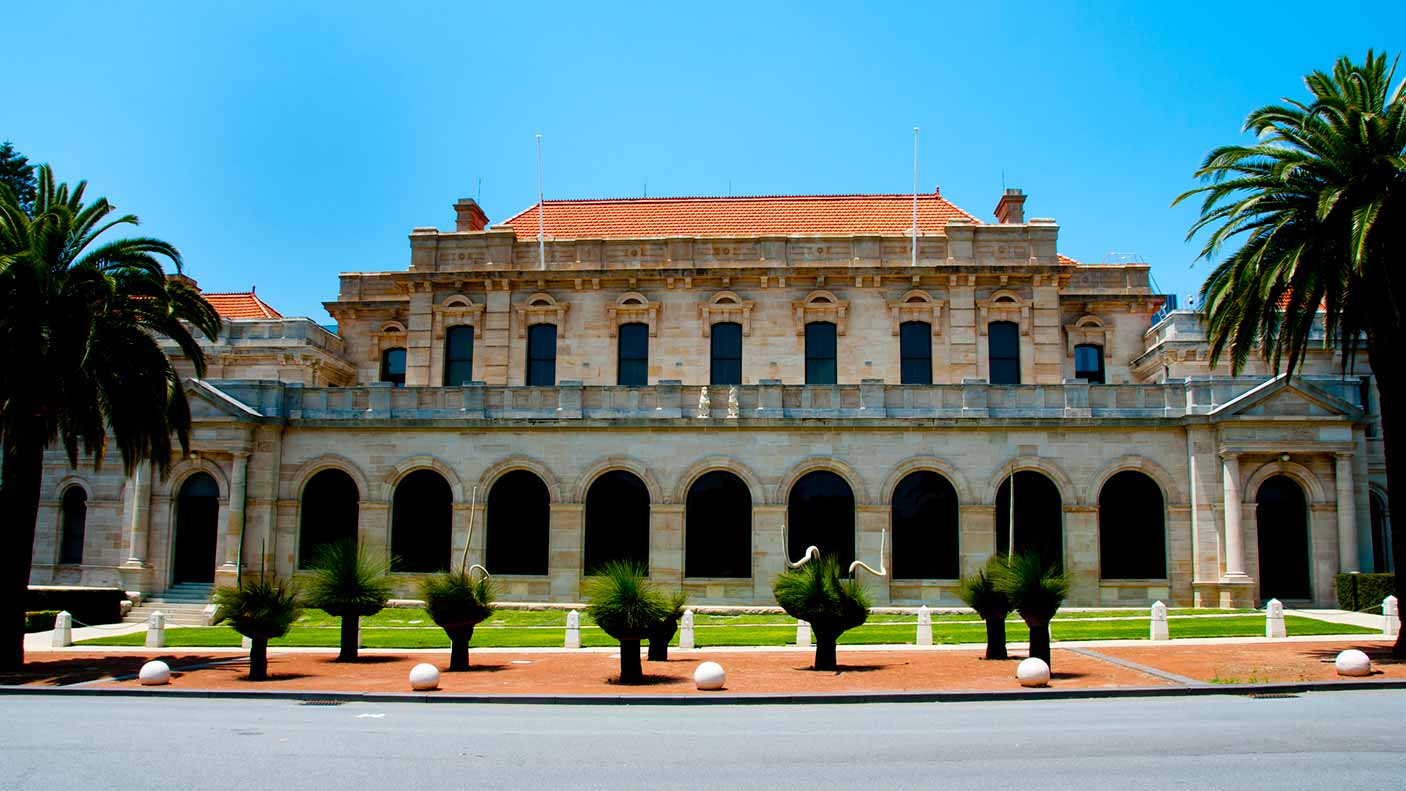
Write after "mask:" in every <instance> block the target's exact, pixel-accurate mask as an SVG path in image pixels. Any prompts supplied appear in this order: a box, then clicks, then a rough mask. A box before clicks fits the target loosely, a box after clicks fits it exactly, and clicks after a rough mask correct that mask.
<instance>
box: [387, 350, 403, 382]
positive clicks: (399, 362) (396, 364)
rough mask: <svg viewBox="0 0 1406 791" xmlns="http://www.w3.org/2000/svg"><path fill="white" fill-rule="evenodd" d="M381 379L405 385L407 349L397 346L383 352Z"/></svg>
mask: <svg viewBox="0 0 1406 791" xmlns="http://www.w3.org/2000/svg"><path fill="white" fill-rule="evenodd" d="M381 381H382V382H390V383H391V384H393V385H395V386H396V387H404V386H405V350H404V349H402V348H400V347H396V348H394V349H386V350H385V351H383V352H381Z"/></svg>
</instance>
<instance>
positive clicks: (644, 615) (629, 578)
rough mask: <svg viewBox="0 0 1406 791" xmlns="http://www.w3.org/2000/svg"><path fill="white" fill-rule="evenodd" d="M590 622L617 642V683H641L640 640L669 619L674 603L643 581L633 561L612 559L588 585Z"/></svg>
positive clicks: (638, 565) (642, 678)
mask: <svg viewBox="0 0 1406 791" xmlns="http://www.w3.org/2000/svg"><path fill="white" fill-rule="evenodd" d="M586 593H587V596H588V597H589V598H590V602H591V604H590V608H589V609H588V610H587V612H588V613H589V614H590V616H591V620H593V621H595V622H596V625H597V626H599V627H600V628H601V630H602V631H604V632H605V633H606V634H608V635H610V636H611V637H612V638H614V639H616V640H619V641H620V683H622V684H636V683H639V682H640V681H643V680H644V671H643V670H642V669H641V668H640V641H641V640H643V639H645V638H647V637H649V636H650V635H651V634H653V633H654V631H655V630H657V629H659V628H660V624H661V623H663V622H664V621H666V620H672V619H673V618H672V616H673V612H674V609H676V608H674V607H671V605H672V604H673V601H671V600H670V599H669V598H668V596H667V595H666V594H664V593H661V592H660V591H659V590H658V589H656V588H655V587H654V586H652V585H650V584H649V583H648V582H647V581H646V580H645V567H644V566H643V565H641V564H639V563H637V562H635V561H630V560H612V561H610V562H609V563H606V564H605V565H603V566H601V567H600V569H599V570H598V571H597V572H596V576H595V577H594V578H593V579H592V580H591V581H590V582H589V583H588V584H587V589H586Z"/></svg>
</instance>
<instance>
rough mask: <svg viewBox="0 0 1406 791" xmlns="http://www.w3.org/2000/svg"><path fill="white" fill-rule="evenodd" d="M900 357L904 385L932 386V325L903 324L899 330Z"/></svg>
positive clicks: (918, 322)
mask: <svg viewBox="0 0 1406 791" xmlns="http://www.w3.org/2000/svg"><path fill="white" fill-rule="evenodd" d="M898 357H899V364H900V371H899V373H900V375H901V376H902V381H903V384H906V385H930V384H932V325H931V324H928V323H927V322H925V321H905V322H903V324H901V325H900V326H899V328H898Z"/></svg>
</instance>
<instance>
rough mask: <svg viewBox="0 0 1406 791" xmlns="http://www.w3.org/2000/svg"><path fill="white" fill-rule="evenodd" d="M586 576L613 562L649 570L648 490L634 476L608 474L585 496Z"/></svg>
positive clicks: (616, 472)
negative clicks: (632, 564)
mask: <svg viewBox="0 0 1406 791" xmlns="http://www.w3.org/2000/svg"><path fill="white" fill-rule="evenodd" d="M585 541H586V551H585V566H586V573H587V574H594V573H596V571H597V570H598V569H600V567H601V566H603V565H605V564H606V563H609V562H610V561H612V560H632V561H634V562H635V563H638V564H639V565H641V566H643V567H644V568H645V569H648V568H649V489H648V488H647V487H646V486H645V485H644V481H641V480H640V479H639V478H638V477H637V476H635V475H634V474H633V473H629V472H626V471H624V470H611V471H610V472H607V473H605V474H604V475H602V476H600V477H599V478H597V479H595V481H594V482H593V483H591V488H590V491H588V492H586V535H585Z"/></svg>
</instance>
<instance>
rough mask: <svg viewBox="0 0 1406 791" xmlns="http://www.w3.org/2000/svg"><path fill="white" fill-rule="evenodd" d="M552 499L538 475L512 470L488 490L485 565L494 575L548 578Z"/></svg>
mask: <svg viewBox="0 0 1406 791" xmlns="http://www.w3.org/2000/svg"><path fill="white" fill-rule="evenodd" d="M551 511H552V503H551V496H550V495H549V493H548V492H547V485H546V484H545V483H542V479H541V478H538V477H537V475H536V474H535V473H532V472H529V471H527V470H513V471H512V472H509V473H505V474H504V475H503V477H501V478H499V479H498V480H496V481H494V482H493V488H492V489H489V490H488V536H487V541H486V542H485V550H484V560H485V562H484V564H483V565H485V566H487V567H488V570H489V571H490V572H491V573H493V574H546V573H547V543H548V539H549V537H550V535H551Z"/></svg>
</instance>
